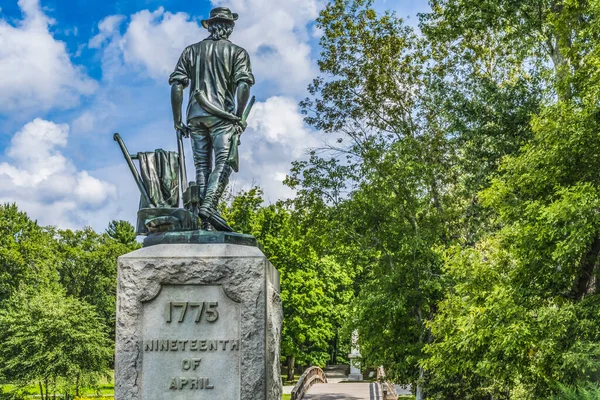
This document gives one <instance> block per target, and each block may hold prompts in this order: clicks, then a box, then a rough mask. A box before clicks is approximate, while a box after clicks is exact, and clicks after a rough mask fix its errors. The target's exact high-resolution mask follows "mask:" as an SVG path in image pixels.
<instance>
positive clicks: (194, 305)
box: [140, 285, 240, 400]
mask: <svg viewBox="0 0 600 400" xmlns="http://www.w3.org/2000/svg"><path fill="white" fill-rule="evenodd" d="M239 312H240V308H239V304H238V303H236V302H235V301H233V300H231V299H230V298H228V297H227V296H226V295H225V293H224V292H223V290H222V288H221V287H220V286H208V285H206V286H204V285H165V286H163V288H162V290H161V292H160V293H159V295H158V296H157V297H156V298H155V299H153V300H151V301H149V302H147V303H146V304H144V316H143V324H144V329H143V332H144V337H143V341H142V342H141V343H140V345H141V346H140V348H141V349H142V354H143V358H142V370H143V374H142V399H143V400H155V399H156V400H167V399H168V400H171V399H173V400H184V399H188V397H187V395H185V393H188V392H189V391H194V393H196V394H194V396H195V397H194V398H197V399H204V398H206V399H208V398H224V399H225V398H227V399H235V398H239V393H240V365H239V364H240V354H239V353H240V339H239V323H240V321H239V315H240V314H239ZM202 393H206V395H203V394H202Z"/></svg>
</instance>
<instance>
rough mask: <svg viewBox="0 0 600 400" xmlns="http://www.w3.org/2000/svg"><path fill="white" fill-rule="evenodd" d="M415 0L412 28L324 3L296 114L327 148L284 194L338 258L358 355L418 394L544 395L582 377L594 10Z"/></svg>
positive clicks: (593, 200)
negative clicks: (350, 299) (315, 68)
mask: <svg viewBox="0 0 600 400" xmlns="http://www.w3.org/2000/svg"><path fill="white" fill-rule="evenodd" d="M431 6H432V12H430V13H427V14H424V15H421V16H420V21H421V24H420V28H421V31H422V33H423V35H422V36H419V35H416V34H414V33H413V31H412V30H411V29H410V28H408V27H406V26H405V25H404V24H403V22H402V20H400V19H398V18H397V17H396V16H395V15H394V14H393V13H390V12H386V13H383V14H378V13H377V12H375V11H374V10H373V9H372V7H371V2H369V1H368V0H333V1H331V2H330V3H329V4H328V5H327V7H326V8H325V9H324V10H323V11H322V12H321V15H320V17H319V19H318V25H319V27H320V28H321V29H322V31H323V36H322V38H321V45H322V52H321V58H320V60H319V67H320V70H321V76H320V77H318V78H316V79H315V80H314V82H313V84H312V85H311V86H310V87H309V92H310V94H311V97H310V98H308V99H306V100H305V101H304V102H302V106H303V110H304V112H305V113H306V115H307V118H306V121H307V122H308V123H309V124H311V125H312V126H314V127H315V128H318V129H321V130H324V131H325V132H327V133H330V134H332V135H335V137H336V138H337V140H336V144H335V145H329V146H328V147H327V148H326V149H324V150H327V152H314V153H313V154H312V155H311V158H310V160H308V161H303V162H296V163H295V164H294V166H293V168H292V171H291V174H290V176H289V177H288V179H287V181H286V183H287V184H288V185H289V186H291V187H292V188H294V189H296V190H297V193H298V196H297V197H296V198H295V199H294V200H293V204H294V207H295V209H296V210H303V213H299V214H300V216H299V222H300V223H301V224H302V225H303V226H306V227H307V228H306V229H310V232H311V235H310V236H311V241H312V243H313V246H314V247H315V248H318V249H319V251H320V254H324V255H325V254H326V255H329V256H330V257H332V258H333V259H335V260H336V261H337V262H338V263H344V262H350V264H351V265H352V268H353V270H354V273H355V274H356V278H355V285H354V289H355V293H356V298H355V302H354V304H353V308H352V310H353V313H352V315H353V316H354V317H353V318H352V319H350V320H349V324H348V325H349V328H350V327H357V328H358V329H359V332H360V344H361V353H362V354H363V356H364V357H365V362H366V363H367V364H372V365H384V366H385V367H386V368H387V371H388V374H389V375H390V376H391V377H393V378H394V379H396V380H397V381H399V382H413V383H417V388H418V389H417V398H419V399H422V398H425V397H426V396H428V397H430V398H439V399H449V398H461V399H462V398H464V399H489V398H490V396H493V398H494V399H505V398H506V399H508V398H510V399H538V398H546V397H547V396H549V395H551V394H552V392H553V390H554V389H553V388H555V384H556V382H563V383H566V384H575V383H577V382H579V381H585V380H586V379H592V378H593V377H594V376H595V373H596V372H597V368H598V365H597V361H596V360H597V359H598V358H597V357H598V353H599V348H598V343H599V333H600V332H599V330H598V328H596V327H597V326H599V324H598V322H599V321H598V313H597V308H596V307H597V302H598V300H597V296H598V295H597V294H596V293H598V283H597V282H599V280H598V274H599V272H600V271H598V269H599V268H600V267H599V265H600V262H599V260H600V259H599V257H600V235H599V233H600V231H599V230H598V228H599V222H598V221H600V220H599V219H598V217H597V214H598V212H597V210H598V209H600V208H599V206H600V203H599V202H600V196H599V195H600V193H599V188H600V181H599V180H598V179H599V178H598V174H597V173H596V171H597V170H598V168H597V166H598V165H600V163H599V161H600V160H599V157H600V147H599V146H600V145H599V143H600V141H599V140H598V139H599V138H598V134H597V132H598V131H600V129H598V128H599V127H598V112H597V105H598V104H599V103H600V99H599V98H598V93H600V87H599V84H598V82H600V79H598V78H599V76H598V75H599V74H600V73H599V72H598V71H599V69H598V67H597V66H598V65H599V64H600V63H599V62H598V60H600V58H599V56H600V53H599V52H598V50H599V46H598V40H597V38H598V37H599V35H600V24H598V21H597V20H596V16H597V15H599V13H598V11H600V10H599V9H598V7H600V3H598V2H579V1H564V2H563V1H559V2H541V1H537V0H533V1H528V0H526V1H521V2H514V1H503V0H501V1H491V0H489V1H487V0H483V1H480V0H477V1H475V0H433V1H431ZM425 389H426V392H425Z"/></svg>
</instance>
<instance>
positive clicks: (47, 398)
mask: <svg viewBox="0 0 600 400" xmlns="http://www.w3.org/2000/svg"><path fill="white" fill-rule="evenodd" d="M44 383H45V384H46V400H49V399H50V396H49V395H48V378H46V379H45V380H44Z"/></svg>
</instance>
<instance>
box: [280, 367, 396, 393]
mask: <svg viewBox="0 0 600 400" xmlns="http://www.w3.org/2000/svg"><path fill="white" fill-rule="evenodd" d="M328 375H329V379H328V376H327V375H326V374H325V372H324V371H323V370H321V368H319V367H311V368H309V369H307V370H306V371H305V372H304V374H303V375H302V376H301V377H300V379H299V380H298V383H297V384H296V386H294V388H293V389H292V400H316V399H318V400H395V399H397V395H396V393H395V390H394V386H393V385H391V384H389V383H387V382H385V379H384V378H385V375H383V369H381V371H378V378H381V379H378V381H377V382H348V381H347V380H346V379H343V378H340V375H339V374H337V375H334V374H331V373H329V374H328ZM332 375H333V376H336V378H332ZM342 376H343V375H342ZM403 393H406V392H403Z"/></svg>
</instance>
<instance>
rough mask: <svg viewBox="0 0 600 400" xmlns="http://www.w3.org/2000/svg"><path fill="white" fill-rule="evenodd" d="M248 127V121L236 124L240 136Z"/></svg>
mask: <svg viewBox="0 0 600 400" xmlns="http://www.w3.org/2000/svg"><path fill="white" fill-rule="evenodd" d="M247 127H248V123H247V122H246V121H242V120H240V121H238V122H237V123H236V126H235V129H236V131H237V133H238V135H241V134H242V133H243V132H244V131H245V130H246V128H247Z"/></svg>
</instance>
